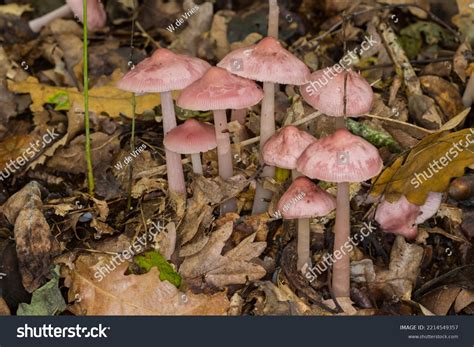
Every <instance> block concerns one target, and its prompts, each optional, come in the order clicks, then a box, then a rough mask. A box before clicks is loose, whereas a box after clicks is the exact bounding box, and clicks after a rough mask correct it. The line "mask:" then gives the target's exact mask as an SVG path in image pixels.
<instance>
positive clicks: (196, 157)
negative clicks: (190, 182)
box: [191, 153, 202, 175]
mask: <svg viewBox="0 0 474 347" xmlns="http://www.w3.org/2000/svg"><path fill="white" fill-rule="evenodd" d="M191 160H192V162H193V172H194V173H195V174H196V175H202V163H201V153H193V154H191Z"/></svg>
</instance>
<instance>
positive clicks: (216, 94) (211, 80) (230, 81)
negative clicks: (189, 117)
mask: <svg viewBox="0 0 474 347" xmlns="http://www.w3.org/2000/svg"><path fill="white" fill-rule="evenodd" d="M262 99H263V91H262V89H261V88H260V87H259V86H258V85H257V84H256V83H255V82H254V81H251V80H248V79H245V78H242V77H239V76H235V75H232V74H231V73H229V72H227V70H224V69H221V68H220V67H211V68H210V69H209V70H207V72H206V73H205V74H204V76H202V78H201V79H199V80H197V81H196V82H194V83H193V84H191V85H190V86H189V87H187V88H186V89H184V90H183V91H182V92H181V94H180V96H179V98H178V100H177V101H176V104H177V105H178V106H179V107H181V108H185V109H188V110H193V111H209V110H225V109H228V108H229V109H241V108H247V107H250V106H253V105H256V104H258V103H259V102H260V100H262Z"/></svg>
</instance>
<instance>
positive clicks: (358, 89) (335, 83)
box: [301, 67, 374, 117]
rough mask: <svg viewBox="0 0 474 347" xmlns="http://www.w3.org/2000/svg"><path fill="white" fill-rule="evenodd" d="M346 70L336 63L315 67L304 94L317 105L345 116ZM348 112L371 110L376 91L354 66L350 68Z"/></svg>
mask: <svg viewBox="0 0 474 347" xmlns="http://www.w3.org/2000/svg"><path fill="white" fill-rule="evenodd" d="M343 72H344V71H343V70H342V71H341V72H339V73H338V72H337V71H336V69H335V68H334V67H330V68H327V69H323V70H318V71H315V72H314V73H313V74H312V75H311V77H310V82H309V83H308V84H305V85H304V86H302V87H301V95H302V96H303V98H304V99H305V100H306V102H307V103H308V104H310V105H311V106H313V107H314V108H315V109H317V110H319V111H321V112H322V113H325V114H327V115H328V116H333V117H343V116H344V73H343ZM346 92H347V105H346V111H347V116H350V117H355V116H360V115H363V114H365V113H367V112H369V111H370V109H371V108H372V103H373V101H374V92H373V91H372V88H371V87H370V84H369V83H367V81H366V80H365V79H364V78H363V77H362V76H360V75H359V74H358V73H355V72H354V71H352V70H348V71H347V85H346Z"/></svg>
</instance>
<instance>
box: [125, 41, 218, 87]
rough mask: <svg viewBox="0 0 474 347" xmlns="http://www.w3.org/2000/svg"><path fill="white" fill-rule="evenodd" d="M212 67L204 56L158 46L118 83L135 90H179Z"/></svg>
mask: <svg viewBox="0 0 474 347" xmlns="http://www.w3.org/2000/svg"><path fill="white" fill-rule="evenodd" d="M210 67H211V65H209V63H207V62H206V61H204V60H201V59H198V58H194V57H188V56H186V55H182V54H175V53H173V52H171V51H170V50H168V49H166V48H159V49H157V50H156V51H155V52H154V53H153V55H152V56H151V57H149V58H146V59H144V60H142V61H141V62H140V63H139V64H138V65H137V66H135V68H134V69H133V70H130V71H129V72H128V73H127V74H126V75H125V76H123V77H122V79H121V80H120V81H119V82H118V83H117V87H118V88H120V89H122V90H126V91H129V92H133V93H162V92H169V91H172V90H180V89H183V88H186V87H187V86H189V85H190V84H191V83H193V82H194V81H196V80H198V79H199V78H201V77H202V75H203V74H204V73H205V72H206V71H207V70H208V69H209V68H210Z"/></svg>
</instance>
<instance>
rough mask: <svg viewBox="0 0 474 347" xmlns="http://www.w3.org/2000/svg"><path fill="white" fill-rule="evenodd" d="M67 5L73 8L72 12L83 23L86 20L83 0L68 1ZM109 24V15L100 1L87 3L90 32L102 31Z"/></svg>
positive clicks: (92, 0) (94, 0) (91, 0)
mask: <svg viewBox="0 0 474 347" xmlns="http://www.w3.org/2000/svg"><path fill="white" fill-rule="evenodd" d="M66 3H67V4H68V5H69V7H70V8H71V10H72V12H73V13H74V14H75V15H76V16H77V17H78V18H79V20H80V21H81V22H82V21H83V19H84V6H83V0H66ZM106 22H107V13H106V12H105V9H104V5H103V4H102V2H100V1H99V0H88V1H87V28H88V29H89V30H95V29H100V28H103V27H104V26H105V23H106Z"/></svg>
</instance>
